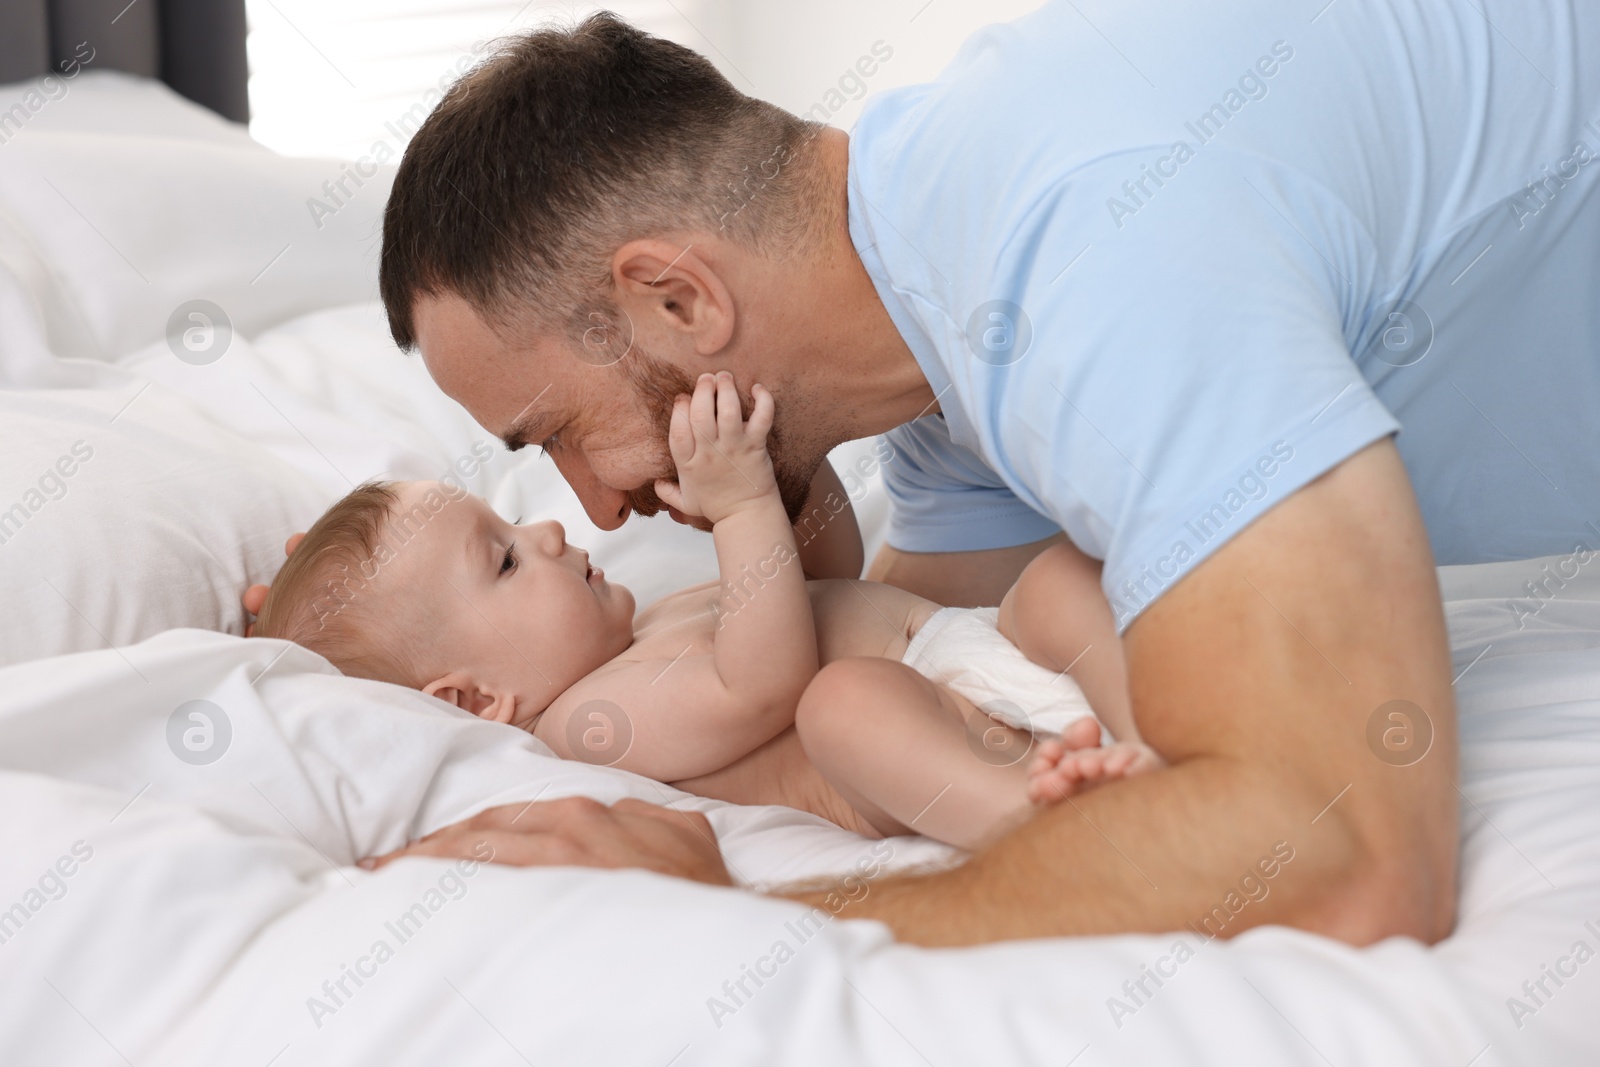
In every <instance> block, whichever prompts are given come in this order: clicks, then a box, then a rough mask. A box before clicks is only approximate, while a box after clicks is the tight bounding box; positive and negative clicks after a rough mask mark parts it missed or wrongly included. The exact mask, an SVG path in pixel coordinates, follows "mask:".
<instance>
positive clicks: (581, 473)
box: [551, 450, 630, 530]
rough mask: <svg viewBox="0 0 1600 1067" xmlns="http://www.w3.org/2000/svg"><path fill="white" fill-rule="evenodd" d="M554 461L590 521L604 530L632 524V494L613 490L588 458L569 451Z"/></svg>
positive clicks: (560, 452)
mask: <svg viewBox="0 0 1600 1067" xmlns="http://www.w3.org/2000/svg"><path fill="white" fill-rule="evenodd" d="M551 458H553V459H554V460H555V464H556V469H557V470H559V471H560V472H561V477H563V478H565V479H566V480H567V484H568V485H570V486H572V491H573V492H574V493H577V494H578V499H579V500H580V501H582V502H583V510H584V512H585V513H586V514H587V515H588V516H589V521H590V522H592V523H594V524H595V525H596V526H598V527H600V529H602V530H615V529H617V527H619V526H621V525H622V524H623V523H625V522H627V521H628V513H629V511H630V508H629V506H628V494H626V493H624V492H623V491H622V490H621V489H613V488H611V487H610V486H609V485H606V484H605V483H604V482H602V481H601V480H600V479H599V478H597V477H596V476H595V473H594V470H593V468H591V467H590V466H589V461H588V460H587V459H585V458H584V457H583V456H582V455H573V454H572V453H571V452H567V451H565V450H558V451H557V452H555V453H554V454H553V455H552V457H551Z"/></svg>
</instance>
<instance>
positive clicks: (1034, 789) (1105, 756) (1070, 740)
mask: <svg viewBox="0 0 1600 1067" xmlns="http://www.w3.org/2000/svg"><path fill="white" fill-rule="evenodd" d="M1081 722H1082V723H1087V724H1091V725H1092V726H1093V727H1094V731H1093V732H1094V736H1095V737H1096V738H1098V736H1099V733H1100V726H1099V723H1096V722H1095V721H1094V720H1093V719H1083V720H1081ZM1088 734H1089V730H1088V728H1087V727H1086V726H1080V724H1079V723H1073V727H1072V728H1071V729H1069V731H1068V733H1067V735H1066V736H1064V737H1062V738H1061V739H1052V740H1049V741H1045V742H1044V743H1042V744H1041V745H1040V746H1039V754H1038V755H1037V756H1035V757H1034V759H1033V763H1032V765H1030V766H1029V767H1028V799H1029V800H1031V801H1032V802H1033V803H1035V804H1041V805H1042V804H1054V803H1056V802H1058V801H1061V800H1065V799H1066V798H1067V797H1070V796H1073V795H1075V794H1077V793H1081V792H1083V791H1084V790H1085V789H1088V788H1090V787H1091V786H1096V785H1101V784H1103V783H1105V782H1109V781H1113V780H1115V779H1117V778H1132V777H1133V776H1134V775H1136V774H1144V773H1146V772H1148V771H1153V770H1155V769H1156V768H1158V767H1165V766H1166V765H1167V762H1166V760H1164V759H1162V758H1161V757H1160V756H1159V755H1157V754H1156V750H1155V749H1153V748H1151V747H1150V746H1149V745H1147V744H1145V743H1144V742H1143V741H1118V742H1115V743H1114V744H1110V745H1105V746H1101V745H1099V744H1097V743H1095V742H1094V741H1091V740H1090V739H1089V737H1088Z"/></svg>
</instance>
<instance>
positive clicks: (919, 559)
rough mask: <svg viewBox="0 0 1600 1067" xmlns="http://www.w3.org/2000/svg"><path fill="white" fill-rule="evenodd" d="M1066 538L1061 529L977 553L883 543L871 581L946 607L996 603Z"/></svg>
mask: <svg viewBox="0 0 1600 1067" xmlns="http://www.w3.org/2000/svg"><path fill="white" fill-rule="evenodd" d="M1066 539H1067V538H1066V535H1065V534H1060V533H1058V534H1054V535H1052V536H1050V537H1047V538H1045V539H1044V540H1043V541H1034V542H1031V543H1030V544H1026V545H1017V546H1016V547H1014V548H990V549H983V550H980V551H974V552H903V551H901V550H900V549H898V548H894V547H892V546H890V545H884V546H883V548H881V549H879V550H878V554H877V555H876V556H874V557H873V559H872V568H871V569H870V570H869V571H867V579H868V580H869V581H873V582H883V583H885V584H886V585H894V586H899V587H900V588H901V589H904V590H906V591H907V592H909V593H915V594H917V595H918V596H920V597H927V598H928V599H929V600H931V601H933V602H934V603H935V604H943V605H945V606H946V607H951V608H983V607H994V606H995V605H997V604H999V603H1000V601H1001V599H1002V598H1004V597H1005V595H1006V591H1007V590H1008V589H1010V588H1011V586H1012V584H1013V583H1015V582H1016V580H1017V576H1018V575H1019V574H1021V573H1022V569H1023V568H1024V567H1026V566H1027V565H1028V564H1029V563H1030V562H1032V560H1033V557H1035V556H1037V555H1038V554H1039V553H1041V552H1043V551H1044V550H1045V549H1047V548H1049V547H1050V546H1051V545H1053V544H1057V543H1061V542H1065V541H1066Z"/></svg>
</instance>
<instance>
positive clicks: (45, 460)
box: [0, 376, 331, 664]
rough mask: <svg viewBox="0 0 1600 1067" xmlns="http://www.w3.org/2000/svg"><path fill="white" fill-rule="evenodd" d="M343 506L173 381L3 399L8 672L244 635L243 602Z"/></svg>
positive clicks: (2, 627) (3, 624)
mask: <svg viewBox="0 0 1600 1067" xmlns="http://www.w3.org/2000/svg"><path fill="white" fill-rule="evenodd" d="M330 502H331V500H330V498H329V496H328V494H327V493H326V492H325V491H320V490H318V489H317V487H316V486H315V484H314V483H312V482H311V481H310V480H309V479H307V478H305V477H304V476H303V475H301V474H300V473H299V472H297V471H295V470H293V469H292V468H290V467H289V466H287V465H286V464H284V463H282V462H280V461H279V460H276V459H274V458H273V457H271V456H270V455H268V454H266V453H265V452H264V451H262V450H261V449H259V448H258V447H256V446H255V445H253V444H251V443H249V442H248V441H245V440H244V439H242V438H240V437H237V436H235V435H234V434H233V433H231V432H229V431H228V430H226V429H224V428H223V427H222V426H220V425H218V424H217V423H215V422H213V421H212V420H210V419H209V418H207V417H206V416H205V415H204V414H202V413H201V412H200V411H199V410H198V409H196V408H195V407H193V406H192V405H191V404H189V403H188V402H187V401H185V400H182V399H180V398H178V397H175V396H173V395H171V394H170V393H168V392H167V391H166V390H164V389H162V388H161V387H160V386H155V385H148V384H147V383H140V382H138V381H136V380H132V379H131V376H130V384H129V385H127V386H124V387H122V388H119V389H74V390H51V391H45V390H41V391H35V392H12V391H0V603H4V604H5V605H6V608H7V610H6V612H5V613H4V615H3V616H0V664H11V663H18V662H22V661H24V660H31V659H38V658H41V657H44V656H53V655H59V654H62V653H68V652H85V651H90V650H95V649H104V648H105V647H106V646H107V645H113V646H121V645H126V644H131V643H133V642H137V641H141V640H143V639H145V638H147V637H150V636H152V635H154V634H157V633H160V632H161V631H163V630H167V629H171V628H173V627H195V628H201V629H208V630H222V631H226V632H228V633H234V634H242V633H243V632H244V614H243V609H242V608H241V607H240V605H239V594H240V593H241V592H243V590H244V589H245V587H246V586H248V585H249V584H251V583H252V582H262V581H269V580H270V579H271V577H272V576H273V575H274V574H275V573H276V572H277V569H278V567H279V566H281V565H282V563H283V558H284V557H283V543H284V540H285V539H286V538H287V537H288V536H289V535H290V534H291V533H294V532H295V531H297V530H303V529H305V528H306V526H307V524H309V523H310V522H312V521H313V520H315V519H316V517H317V516H318V515H319V514H321V512H322V510H323V509H324V508H325V507H326V506H327V505H328V504H329V503H330Z"/></svg>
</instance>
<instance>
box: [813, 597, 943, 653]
mask: <svg viewBox="0 0 1600 1067" xmlns="http://www.w3.org/2000/svg"><path fill="white" fill-rule="evenodd" d="M809 586H810V590H811V610H812V614H813V615H814V616H815V617H816V621H817V658H818V659H819V661H820V662H821V663H824V664H826V663H831V662H833V661H834V660H836V659H846V658H849V657H851V656H878V657H882V658H885V659H893V660H898V659H900V658H902V657H903V656H904V655H905V653H906V646H907V645H908V644H909V643H910V641H911V635H912V634H914V633H916V632H917V630H918V629H919V628H921V626H922V624H923V623H925V622H927V621H928V619H929V617H931V616H932V615H933V613H934V612H936V611H938V610H939V605H938V604H935V603H934V602H933V601H931V600H925V599H923V598H922V597H919V596H916V595H915V594H913V593H908V592H906V591H905V590H904V589H897V588H895V587H894V586H890V585H882V584H880V583H878V582H866V581H846V580H844V579H828V580H823V581H813V582H810V583H809Z"/></svg>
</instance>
